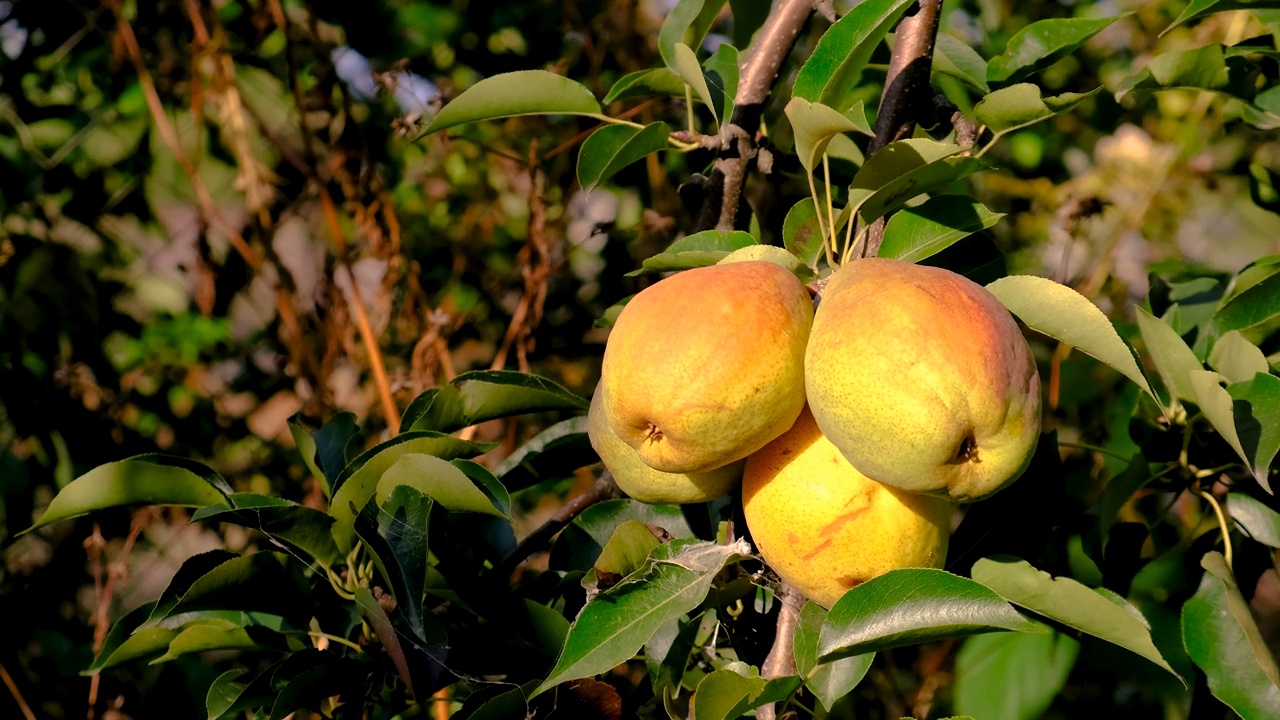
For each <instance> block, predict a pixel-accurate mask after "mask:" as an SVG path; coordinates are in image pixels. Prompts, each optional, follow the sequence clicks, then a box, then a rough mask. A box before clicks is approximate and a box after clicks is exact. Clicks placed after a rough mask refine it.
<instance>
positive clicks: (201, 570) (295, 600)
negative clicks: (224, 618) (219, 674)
mask: <svg viewBox="0 0 1280 720" xmlns="http://www.w3.org/2000/svg"><path fill="white" fill-rule="evenodd" d="M309 601H310V598H309V592H308V591H307V589H306V587H305V586H303V585H302V584H301V583H300V582H299V580H298V578H297V577H296V576H295V575H294V573H293V572H291V571H290V569H289V567H288V558H287V557H286V556H284V555H281V554H280V553H275V552H258V553H255V554H253V555H246V556H236V555H232V554H231V553H226V552H222V551H216V550H215V551H211V552H207V553H201V554H199V555H195V556H193V557H191V558H189V559H187V561H186V562H184V563H183V564H182V567H181V568H180V569H179V571H178V573H177V574H175V575H174V578H173V580H171V581H170V582H169V586H168V587H166V588H165V590H164V593H162V594H161V595H160V600H159V601H157V603H156V606H155V608H154V609H153V610H152V611H151V614H150V616H149V617H148V618H147V621H146V623H144V627H152V626H155V625H159V624H161V623H162V622H163V621H164V620H166V619H167V618H172V617H175V616H179V615H182V614H184V613H190V612H196V611H201V610H243V611H247V612H258V613H265V614H270V615H279V616H280V617H283V618H285V619H287V620H289V621H291V622H292V623H293V624H294V625H296V626H300V627H305V626H306V619H307V618H309V617H311V609H310V606H309V605H310V602H309Z"/></svg>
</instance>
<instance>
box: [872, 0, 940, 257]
mask: <svg viewBox="0 0 1280 720" xmlns="http://www.w3.org/2000/svg"><path fill="white" fill-rule="evenodd" d="M941 16H942V0H918V2H917V3H916V6H915V8H913V9H912V10H911V11H910V14H909V15H907V16H906V17H904V18H903V19H902V21H901V22H899V23H898V29H897V31H896V33H895V35H894V43H893V54H892V55H890V56H889V73H888V75H887V76H886V77H885V81H884V93H883V94H882V95H881V96H880V109H879V111H878V112H877V114H876V128H875V129H876V134H875V137H873V138H872V139H871V145H870V146H869V147H868V148H867V157H868V158H870V157H871V156H872V155H875V154H876V153H877V152H879V151H880V150H881V148H883V147H884V146H885V145H888V144H889V143H891V142H894V141H895V140H902V139H904V138H909V137H911V133H912V131H913V130H914V129H915V126H916V120H917V119H918V118H919V117H921V116H922V113H925V112H927V111H928V110H929V102H930V99H931V98H932V96H933V94H932V92H930V90H929V75H930V72H931V71H932V69H933V43H934V40H935V39H936V38H937V36H938V20H939V19H940V18H941ZM884 223H885V219H884V218H880V219H879V220H876V221H875V222H874V223H872V224H871V227H870V228H869V229H868V232H867V244H866V251H865V252H864V253H863V254H864V255H865V256H866V257H875V255H876V253H877V252H879V250H880V243H881V242H883V241H884Z"/></svg>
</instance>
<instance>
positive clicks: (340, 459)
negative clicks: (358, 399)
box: [311, 412, 359, 496]
mask: <svg viewBox="0 0 1280 720" xmlns="http://www.w3.org/2000/svg"><path fill="white" fill-rule="evenodd" d="M358 431H359V427H358V426H357V425H356V416H355V415H353V414H351V413H349V412H340V413H338V414H337V415H334V416H333V417H332V418H330V419H329V422H327V423H325V424H324V427H321V428H320V429H319V430H317V431H315V432H313V433H311V439H312V441H313V442H314V443H315V464H316V465H317V466H319V468H320V472H321V473H323V474H322V475H317V476H316V477H317V479H319V480H321V481H323V482H324V484H325V495H326V496H331V495H332V494H333V486H334V482H335V481H336V480H337V478H338V476H339V475H341V474H342V470H343V468H345V467H346V466H347V459H348V458H349V457H350V456H349V455H348V452H347V451H348V450H349V449H350V448H351V447H352V444H353V441H354V440H355V438H356V433H357V432H358Z"/></svg>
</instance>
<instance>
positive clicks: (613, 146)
mask: <svg viewBox="0 0 1280 720" xmlns="http://www.w3.org/2000/svg"><path fill="white" fill-rule="evenodd" d="M670 134H671V127H670V126H669V125H667V124H666V123H662V122H656V123H650V124H649V125H646V126H644V127H642V128H636V127H631V126H630V125H607V126H605V127H602V128H600V129H599V130H597V131H595V132H593V133H591V136H590V137H588V138H587V139H586V142H584V143H582V149H580V150H579V151H578V183H579V184H580V185H582V189H583V190H588V191H589V190H591V189H592V188H594V187H595V186H596V185H599V184H600V183H602V182H604V181H605V180H608V179H609V178H611V177H613V176H614V175H616V174H618V171H619V170H622V169H623V168H625V167H626V166H628V165H630V164H631V163H634V162H639V161H640V160H643V159H644V157H645V156H646V155H648V154H649V153H653V152H657V151H659V150H662V149H663V148H665V147H666V146H667V136H668V135H670Z"/></svg>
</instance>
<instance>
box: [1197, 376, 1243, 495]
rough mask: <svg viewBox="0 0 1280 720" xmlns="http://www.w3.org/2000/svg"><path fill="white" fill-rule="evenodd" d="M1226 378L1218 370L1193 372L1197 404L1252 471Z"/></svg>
mask: <svg viewBox="0 0 1280 720" xmlns="http://www.w3.org/2000/svg"><path fill="white" fill-rule="evenodd" d="M1225 381H1226V378H1224V377H1222V376H1221V375H1219V374H1218V373H1216V372H1211V371H1208V370H1198V371H1196V372H1193V373H1191V385H1192V387H1194V388H1195V391H1196V405H1198V406H1199V407H1200V412H1201V414H1203V415H1204V416H1205V418H1207V419H1208V420H1209V424H1210V425H1213V429H1214V430H1217V431H1218V434H1219V435H1221V436H1222V439H1223V440H1226V441H1227V444H1228V445H1230V446H1231V449H1232V450H1235V451H1236V454H1237V455H1239V456H1240V459H1241V460H1243V461H1244V464H1245V466H1246V467H1249V469H1250V471H1252V470H1253V467H1252V457H1251V456H1250V454H1249V453H1247V452H1245V449H1244V445H1242V444H1241V443H1240V434H1239V432H1238V431H1237V430H1236V418H1235V410H1234V407H1233V405H1234V403H1233V402H1232V400H1231V394H1230V393H1228V392H1227V391H1226V390H1225V389H1224V388H1223V387H1222V383H1223V382H1225Z"/></svg>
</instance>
